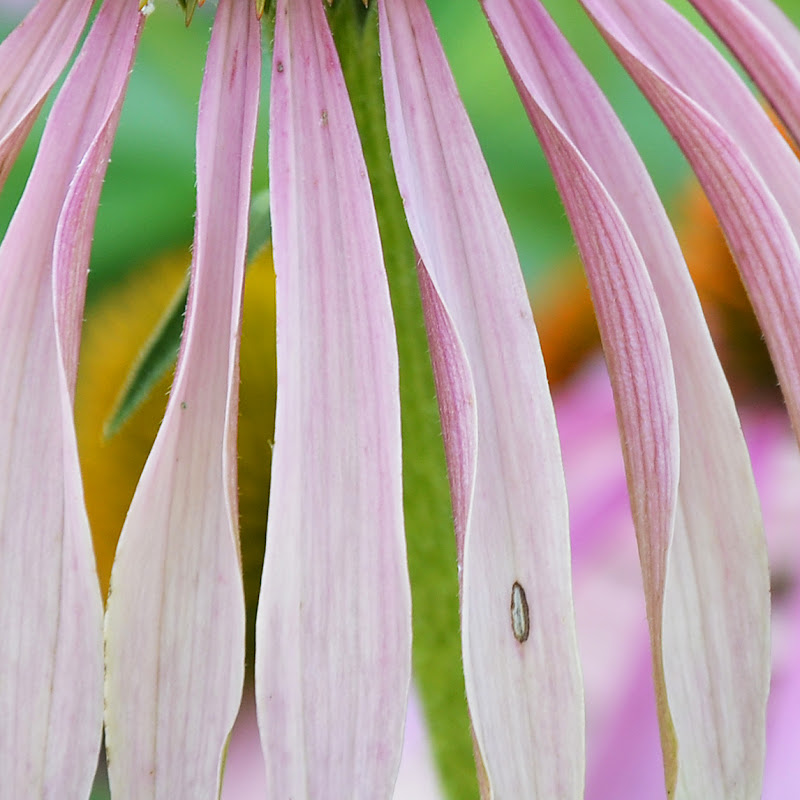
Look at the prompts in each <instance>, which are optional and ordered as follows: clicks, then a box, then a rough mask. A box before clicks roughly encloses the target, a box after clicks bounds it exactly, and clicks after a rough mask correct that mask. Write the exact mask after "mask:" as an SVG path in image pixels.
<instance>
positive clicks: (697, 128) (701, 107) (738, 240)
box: [583, 0, 800, 435]
mask: <svg viewBox="0 0 800 800" xmlns="http://www.w3.org/2000/svg"><path fill="white" fill-rule="evenodd" d="M583 4H584V5H585V6H586V8H587V9H588V10H589V11H590V13H591V14H592V15H593V17H594V19H595V22H596V24H597V25H598V26H599V27H600V28H601V30H602V32H603V34H604V36H605V37H606V38H607V40H608V41H609V44H610V45H611V47H612V48H613V49H614V51H615V52H616V54H617V56H618V57H619V58H620V60H621V61H622V63H623V65H624V66H625V67H626V69H628V70H629V71H630V73H631V75H632V76H633V78H634V80H636V81H637V83H638V85H639V87H640V88H641V89H642V91H643V92H644V93H645V95H647V97H648V99H649V100H650V102H651V103H652V104H653V106H654V107H655V109H656V111H657V112H658V113H659V115H660V116H661V118H662V119H663V121H664V123H665V124H666V125H667V127H668V128H669V129H670V131H671V132H672V134H673V136H674V137H675V138H676V140H677V141H678V143H679V144H680V145H681V147H682V148H683V150H684V153H685V154H686V157H687V158H688V159H689V162H690V163H691V165H692V168H693V169H694V171H695V172H696V174H697V176H698V178H699V179H700V182H701V183H702V185H703V188H704V189H705V191H706V194H707V195H708V197H709V200H710V201H711V203H712V205H713V206H714V210H715V212H716V214H717V216H718V218H719V220H720V224H721V225H722V228H723V230H724V231H725V236H726V238H727V240H728V244H729V246H730V248H731V251H732V252H733V255H734V257H735V258H736V262H737V265H738V267H739V270H740V272H741V275H742V279H743V281H744V284H745V286H746V287H747V290H748V293H749V295H750V300H751V302H752V303H753V308H754V310H755V312H756V315H757V317H758V319H759V322H760V324H761V328H762V330H763V331H764V336H765V339H766V341H767V344H768V346H769V349H770V353H771V356H772V359H773V362H774V364H775V369H776V371H777V373H778V377H779V379H780V382H781V387H782V389H783V394H784V397H785V398H786V404H787V406H788V409H789V414H790V417H791V419H792V423H793V426H794V429H795V432H796V434H798V435H800V248H798V242H797V236H798V234H800V163H798V162H797V160H796V159H795V157H794V155H793V154H792V152H791V150H790V148H789V146H788V145H787V144H786V142H785V141H784V140H783V138H782V137H781V135H780V133H778V131H777V130H776V129H775V127H774V126H773V125H772V123H771V122H770V121H769V119H768V117H767V116H766V114H765V113H764V111H763V110H762V109H761V108H760V107H759V105H758V103H757V101H756V100H755V98H753V96H752V95H751V94H750V93H749V92H748V90H747V88H746V87H745V86H744V84H743V83H742V82H741V80H740V79H739V78H738V76H737V75H736V73H735V72H734V71H733V69H732V68H731V67H730V66H729V65H728V64H727V63H726V62H725V61H724V59H722V57H721V56H720V55H719V54H718V53H717V51H716V50H715V49H714V48H713V47H712V46H711V45H710V44H709V43H708V42H707V41H706V40H705V39H703V37H702V36H700V34H698V33H697V31H695V29H694V28H692V26H691V25H689V23H687V22H686V20H684V19H683V18H682V17H681V16H680V15H678V14H677V13H676V12H675V11H673V10H672V9H671V8H670V7H669V6H667V5H666V4H665V3H663V2H659V0H636V2H631V1H630V0H614V1H613V2H612V0H584V3H583Z"/></svg>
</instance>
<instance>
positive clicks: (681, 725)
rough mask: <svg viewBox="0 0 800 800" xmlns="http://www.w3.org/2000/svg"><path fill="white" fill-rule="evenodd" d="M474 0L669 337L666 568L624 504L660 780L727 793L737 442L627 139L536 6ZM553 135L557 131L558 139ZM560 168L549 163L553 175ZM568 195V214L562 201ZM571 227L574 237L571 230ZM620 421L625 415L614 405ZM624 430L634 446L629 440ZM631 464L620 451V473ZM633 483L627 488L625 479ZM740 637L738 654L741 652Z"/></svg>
mask: <svg viewBox="0 0 800 800" xmlns="http://www.w3.org/2000/svg"><path fill="white" fill-rule="evenodd" d="M484 5H485V7H486V9H487V12H488V14H489V18H490V20H491V22H492V25H493V27H494V28H495V31H496V33H497V36H498V39H499V41H500V42H501V45H502V48H503V50H504V54H505V57H506V59H507V61H508V62H509V64H510V66H511V67H512V71H513V74H514V75H515V78H516V82H517V86H518V88H519V90H520V94H521V96H522V98H523V101H524V103H525V106H526V108H527V109H528V113H529V114H530V116H531V119H532V121H533V123H534V125H535V126H536V128H537V130H539V131H540V135H541V136H542V138H543V141H544V143H545V150H546V152H547V153H548V156H549V158H550V159H551V163H552V162H553V161H554V160H557V159H559V158H563V156H562V155H561V154H562V153H563V152H564V151H565V150H566V149H567V148H566V146H565V145H566V144H567V143H568V144H569V146H570V147H573V148H575V149H576V150H577V151H578V152H579V153H580V155H581V157H582V159H583V160H585V161H582V162H578V161H577V160H576V163H580V164H581V169H582V170H583V171H584V172H585V173H587V174H588V173H589V171H590V170H591V172H593V173H594V175H595V176H596V178H597V179H598V180H599V181H600V182H601V183H602V185H603V186H604V188H605V190H606V191H607V192H608V199H609V201H610V202H611V204H612V206H613V207H610V208H608V209H607V211H606V213H607V214H609V215H612V214H613V215H619V216H620V217H621V218H622V219H623V220H624V223H625V226H626V228H627V230H628V231H629V236H630V239H631V242H632V246H633V247H635V251H634V255H636V256H637V257H636V258H635V259H634V261H633V262H632V264H631V266H635V267H636V269H641V268H642V267H644V265H646V266H647V270H648V273H649V275H650V278H651V280H652V283H653V288H654V289H655V292H656V296H657V301H658V304H659V307H660V309H661V312H662V314H663V317H664V324H665V326H666V332H667V335H668V337H669V347H670V356H671V360H672V366H673V369H674V373H675V384H676V392H677V400H678V409H679V416H678V422H679V434H680V448H679V452H680V462H679V468H680V477H679V482H678V498H677V499H678V506H677V515H676V524H675V529H674V539H673V545H672V548H671V550H670V554H669V562H668V564H669V565H668V568H667V570H666V572H663V566H659V567H657V568H654V567H653V566H652V565H648V561H649V560H651V559H653V558H654V557H655V556H656V555H658V551H657V550H655V549H654V548H652V546H647V545H646V541H647V539H648V538H649V537H651V536H652V535H653V532H654V531H652V529H648V528H647V527H646V526H643V525H642V524H641V523H642V520H641V517H640V516H639V515H637V514H636V504H635V501H634V519H635V520H636V522H637V535H638V538H639V543H640V555H641V560H642V568H643V574H644V577H645V581H644V583H645V592H646V596H647V601H648V608H649V613H650V626H651V635H653V642H652V645H653V648H654V651H655V652H654V664H655V677H656V691H657V696H658V701H659V703H658V705H659V712H660V723H661V734H662V745H663V748H664V757H665V771H666V780H667V788H668V790H669V791H672V789H673V788H674V786H675V784H676V782H680V783H683V782H684V780H686V781H688V783H689V785H696V784H693V783H692V781H693V780H694V777H691V778H687V777H686V775H684V774H683V772H682V771H681V769H680V767H681V766H682V765H683V764H684V762H685V763H686V765H690V766H686V773H687V775H694V773H696V772H698V771H700V772H703V773H704V774H708V775H714V776H715V780H718V781H719V784H718V785H719V786H722V787H728V788H727V789H725V790H724V791H727V790H728V789H729V788H730V787H731V786H742V785H747V786H751V785H755V784H757V783H758V781H759V780H760V778H759V776H760V773H761V769H762V764H763V752H764V715H765V706H766V695H767V690H768V684H769V628H768V622H769V607H768V594H769V592H768V574H767V567H766V549H765V543H764V539H763V533H762V526H761V519H760V512H759V508H758V498H757V494H756V491H755V484H754V481H753V477H752V473H751V470H750V464H749V458H748V453H747V449H746V446H745V442H744V439H743V437H742V434H741V429H740V425H739V421H738V418H737V415H736V411H735V407H734V404H733V399H732V397H731V394H730V390H729V389H728V386H727V383H726V381H725V378H724V376H723V373H722V370H721V367H720V364H719V361H718V359H717V357H716V354H715V352H714V348H713V345H712V342H711V338H710V336H709V333H708V329H707V327H706V325H705V322H704V319H703V316H702V312H701V309H700V304H699V302H698V299H697V295H696V293H695V291H694V288H693V286H692V283H691V280H690V278H689V274H688V271H687V269H686V265H685V263H684V261H683V258H682V256H681V252H680V249H679V247H678V243H677V240H676V238H675V235H674V233H673V232H672V229H671V227H670V225H669V222H668V220H667V217H666V214H665V212H664V209H663V207H662V206H661V203H660V201H659V199H658V196H657V195H656V192H655V189H654V187H653V185H652V182H651V181H650V178H649V176H648V175H647V173H646V171H645V169H644V166H643V164H642V162H641V160H640V159H639V157H638V155H637V153H636V151H635V149H634V147H633V144H632V143H631V141H630V139H629V138H628V136H627V135H626V134H625V132H624V130H623V129H622V126H621V125H620V123H619V122H618V120H617V119H616V117H615V115H614V113H613V111H612V109H611V107H610V106H609V104H608V102H607V101H606V100H605V98H604V97H603V96H602V94H601V92H600V90H599V88H598V87H597V85H596V84H595V83H594V81H593V80H592V78H591V76H590V75H589V74H588V72H587V71H586V70H585V68H584V67H583V66H582V65H581V64H580V62H579V61H578V59H577V56H575V54H574V53H573V52H572V51H571V49H570V48H569V46H568V45H567V44H566V41H565V40H564V38H563V37H562V36H561V34H560V33H559V32H558V31H557V29H556V28H555V26H554V25H553V23H552V21H551V20H550V19H549V18H548V17H547V15H546V13H545V12H544V10H543V8H542V6H541V5H540V4H539V3H538V2H536V0H516V1H515V2H513V3H510V4H504V3H498V2H495V0H484ZM556 130H558V132H559V136H560V137H562V141H561V142H559V143H557V144H556V143H555V142H554V138H553V134H554V132H555V131H556ZM560 169H562V168H561V167H559V166H558V163H556V164H555V165H554V170H555V172H556V174H557V175H558V174H559V171H560ZM562 187H564V182H562ZM567 191H569V189H567ZM565 203H566V205H567V209H568V211H569V209H570V207H571V205H572V204H571V202H570V200H569V199H568V198H565ZM577 221H578V223H579V224H581V223H582V224H584V225H585V224H586V220H585V219H584V220H580V219H579V220H577ZM574 224H575V221H573V225H574ZM576 235H577V237H578V240H579V242H580V241H581V232H580V231H579V230H576ZM582 250H583V252H584V259H585V262H586V265H587V269H588V270H589V272H590V282H592V278H591V271H592V270H598V267H599V268H600V269H603V268H604V267H603V265H602V264H597V263H593V256H594V251H593V249H592V248H591V247H587V246H586V244H584V246H583V248H582ZM587 256H588V257H587ZM608 266H609V264H606V266H605V269H607V268H608ZM610 266H612V268H613V264H611V265H610ZM606 280H608V279H606ZM624 297H625V295H621V296H620V300H619V302H620V303H623V302H624ZM613 312H614V313H619V310H617V309H613ZM605 313H608V311H607V308H604V307H603V306H602V305H601V306H600V307H599V308H598V314H599V316H600V324H601V328H602V327H603V326H604V324H608V322H607V321H604V319H603V316H604V314H605ZM623 313H624V312H623ZM604 338H606V339H607V341H606V357H607V360H608V361H609V364H610V367H611V371H612V378H613V377H614V367H615V365H617V367H619V366H620V365H625V366H624V368H626V369H630V370H634V369H636V368H637V366H636V364H635V363H631V362H630V361H627V364H626V357H625V356H624V354H623V355H622V357H620V356H619V355H616V356H612V357H611V358H609V353H608V347H609V344H611V345H612V346H613V340H609V337H604ZM617 380H619V379H618V378H617ZM619 394H620V390H619V389H618V390H617V395H618V396H619ZM622 418H623V423H624V418H625V416H624V412H623V415H622ZM623 431H624V424H623ZM623 438H624V439H625V440H626V448H627V449H630V447H631V444H632V440H631V437H630V436H624V437H623ZM630 461H631V459H630V456H628V462H629V471H630ZM630 477H631V476H629V479H630ZM632 488H633V491H634V492H635V491H636V485H635V483H634V485H633V487H632ZM637 516H639V518H638V519H637ZM643 541H644V542H645V546H644V547H643V546H642V544H643ZM733 576H736V577H735V578H734V577H733ZM659 592H663V609H660V608H659V606H658V594H659ZM659 615H660V616H659ZM660 636H661V637H663V641H659V637H660ZM745 641H747V642H748V645H747V654H748V657H747V658H743V657H742V653H741V651H742V643H743V642H745ZM659 647H660V648H661V652H658V650H657V648H659ZM679 758H680V759H681V760H680V761H679V760H678V759H679ZM679 773H680V775H681V777H680V781H679V778H678V775H679ZM711 782H712V784H713V782H714V781H713V780H712V781H711ZM709 791H711V790H709ZM724 791H723V794H724ZM708 796H715V795H714V794H713V793H710V794H709V795H708ZM719 796H722V795H719ZM726 796H727V795H726Z"/></svg>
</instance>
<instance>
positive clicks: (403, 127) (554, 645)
mask: <svg viewBox="0 0 800 800" xmlns="http://www.w3.org/2000/svg"><path fill="white" fill-rule="evenodd" d="M379 18H380V33H381V56H382V59H381V60H382V66H383V79H384V90H385V95H386V112H387V121H388V127H389V138H390V142H391V146H392V155H393V159H394V163H395V170H396V172H397V178H398V185H399V187H400V193H401V195H402V196H403V202H404V204H405V210H406V215H407V217H408V221H409V226H410V228H411V232H412V235H413V237H414V240H415V243H416V246H417V249H418V251H419V254H420V263H419V270H418V271H419V277H420V283H421V288H422V301H423V308H424V311H425V318H426V326H427V329H428V337H429V340H430V346H431V354H432V359H433V367H434V377H435V379H436V387H437V395H438V397H439V404H440V409H441V416H442V427H443V432H444V439H445V449H446V454H447V463H448V470H449V473H450V481H451V488H452V496H453V507H454V508H453V510H454V515H455V522H456V535H457V537H458V555H459V562H460V565H461V566H462V567H463V571H462V573H461V577H462V592H461V598H462V627H463V655H464V674H465V679H466V688H467V699H468V702H469V706H470V713H471V716H472V724H473V729H474V732H475V738H476V740H477V744H478V748H479V750H480V755H481V757H482V760H483V765H484V767H485V768H486V772H487V775H488V780H489V784H490V786H491V791H492V796H494V797H528V798H534V797H541V798H553V797H559V798H565V799H566V798H571V797H576V798H577V797H580V796H581V795H582V791H583V769H584V763H583V747H584V746H583V708H582V699H583V697H582V687H581V680H580V674H579V669H578V663H577V648H576V641H575V631H574V627H573V608H572V598H571V591H570V568H569V526H568V519H567V503H566V491H565V487H564V478H563V473H562V468H561V457H560V453H559V446H558V436H557V432H556V427H555V417H554V414H553V406H552V401H551V400H550V396H549V392H548V388H547V380H546V377H545V371H544V364H543V362H542V359H541V354H540V351H539V345H538V340H537V337H536V331H535V328H534V325H533V318H532V316H531V311H530V306H529V303H528V298H527V294H526V291H525V286H524V282H523V279H522V274H521V271H520V267H519V261H518V259H517V255H516V252H515V250H514V245H513V242H512V239H511V235H510V232H509V230H508V226H507V224H506V222H505V218H504V217H503V213H502V210H501V208H500V203H499V201H498V199H497V195H496V193H495V191H494V187H493V186H492V182H491V178H490V176H489V172H488V170H487V168H486V164H485V162H484V160H483V157H482V155H481V152H480V148H479V146H478V142H477V139H476V137H475V134H474V132H473V130H472V127H471V125H470V123H469V119H468V118H467V114H466V112H465V110H464V107H463V105H462V104H461V101H460V99H459V97H458V92H457V90H456V87H455V83H454V81H453V77H452V75H451V73H450V70H449V67H448V66H447V62H446V59H445V56H444V53H443V51H442V49H441V44H440V43H439V40H438V38H437V36H436V32H435V30H434V27H433V23H432V21H431V18H430V15H429V14H428V11H427V8H426V6H425V3H424V1H423V0H408V1H407V2H403V3H397V2H391V1H390V2H382V3H380V4H379ZM523 602H526V608H525V610H524V612H523V610H522V604H523ZM515 611H516V612H519V616H518V617H517V618H516V622H514V619H513V615H514V612H515Z"/></svg>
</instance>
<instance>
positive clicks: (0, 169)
mask: <svg viewBox="0 0 800 800" xmlns="http://www.w3.org/2000/svg"><path fill="white" fill-rule="evenodd" d="M91 7H92V0H68V2H65V0H40V2H39V3H38V4H37V5H36V7H35V8H34V9H33V10H32V11H31V12H30V13H29V14H28V15H27V16H26V17H25V19H24V20H22V22H21V23H20V24H19V25H18V26H17V28H15V29H14V30H13V31H12V32H11V33H10V34H9V35H8V37H7V38H6V39H5V40H4V41H3V43H2V44H0V189H2V187H3V184H4V183H5V180H6V177H7V176H8V172H9V170H10V169H11V166H12V165H13V163H14V159H15V158H16V157H17V154H18V153H19V150H20V148H21V147H22V145H23V143H24V141H25V139H26V137H27V136H28V134H29V133H30V129H31V126H32V125H33V123H34V121H35V120H36V116H37V114H38V113H39V110H40V109H41V107H42V103H44V100H45V97H46V96H47V93H48V92H49V91H50V89H52V87H53V84H54V83H55V82H56V80H57V78H58V76H59V75H60V74H61V72H62V70H63V69H64V67H65V66H66V64H67V61H68V60H69V57H70V56H71V55H72V51H73V50H74V49H75V45H76V44H77V43H78V39H79V37H80V35H81V33H82V32H83V28H84V25H86V18H87V17H88V16H89V10H90V9H91Z"/></svg>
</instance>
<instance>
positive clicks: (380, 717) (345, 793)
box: [256, 0, 411, 800]
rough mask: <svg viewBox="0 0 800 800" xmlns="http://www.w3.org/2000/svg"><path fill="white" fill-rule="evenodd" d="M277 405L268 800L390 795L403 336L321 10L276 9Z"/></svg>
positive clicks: (404, 664)
mask: <svg viewBox="0 0 800 800" xmlns="http://www.w3.org/2000/svg"><path fill="white" fill-rule="evenodd" d="M270 120H271V131H270V191H271V208H272V222H273V247H274V255H275V270H276V275H277V286H276V299H277V309H278V311H277V314H278V405H277V412H276V422H275V449H274V452H273V460H272V486H271V494H270V508H269V522H268V527H267V548H266V556H265V562H264V573H263V578H262V584H261V598H260V602H259V610H258V621H257V630H256V697H257V702H258V714H259V727H260V729H261V737H262V743H263V748H264V757H265V760H266V768H267V785H268V787H269V790H270V794H269V795H268V796H269V797H274V798H280V799H281V800H283V798H288V797H298V798H300V797H331V798H333V797H336V798H339V797H341V798H345V797H346V798H364V799H365V800H379V798H388V797H390V796H391V793H392V787H393V785H394V781H395V778H396V775H397V767H398V763H399V761H400V752H401V748H402V743H403V721H404V719H405V706H406V696H407V692H408V685H409V680H410V666H411V665H410V661H411V616H410V591H409V584H408V575H407V570H406V565H405V541H404V538H403V517H402V497H401V494H402V492H401V450H400V403H399V386H398V363H397V350H396V344H395V331H394V325H393V321H392V314H391V306H390V302H389V293H388V286H387V282H386V275H385V273H384V269H383V258H382V253H381V246H380V240H379V237H378V227H377V221H376V216H375V210H374V207H373V204H372V196H371V192H370V187H369V180H368V177H367V172H366V167H365V164H364V158H363V155H362V152H361V147H360V142H359V137H358V133H357V132H356V128H355V123H354V119H353V113H352V109H351V106H350V102H349V98H348V96H347V89H346V87H345V83H344V80H343V77H342V72H341V68H340V65H339V60H338V57H337V54H336V49H335V47H334V44H333V40H332V38H331V34H330V30H329V29H328V24H327V21H326V18H325V11H324V8H323V4H322V3H321V2H320V1H319V0H280V2H278V4H277V9H276V25H275V45H274V62H273V72H272V98H271V112H270Z"/></svg>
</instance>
